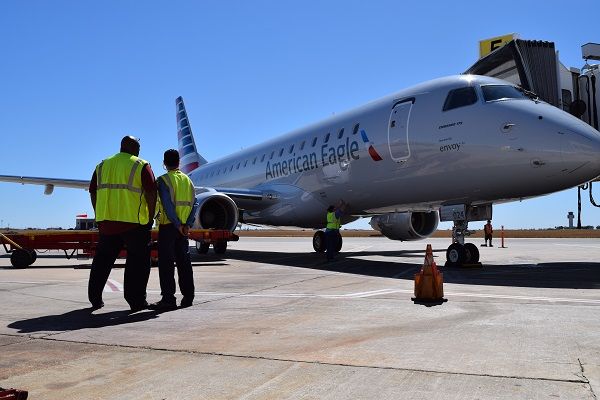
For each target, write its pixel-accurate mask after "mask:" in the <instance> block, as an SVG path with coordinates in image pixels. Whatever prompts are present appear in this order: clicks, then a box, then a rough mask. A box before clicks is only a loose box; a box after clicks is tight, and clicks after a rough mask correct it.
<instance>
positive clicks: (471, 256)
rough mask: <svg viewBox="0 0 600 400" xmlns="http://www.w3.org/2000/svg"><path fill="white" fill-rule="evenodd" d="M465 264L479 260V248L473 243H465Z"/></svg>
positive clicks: (475, 262)
mask: <svg viewBox="0 0 600 400" xmlns="http://www.w3.org/2000/svg"><path fill="white" fill-rule="evenodd" d="M465 253H466V259H465V264H477V263H478V262H479V249H478V248H477V246H475V245H474V244H473V243H466V244H465Z"/></svg>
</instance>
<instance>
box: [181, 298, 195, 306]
mask: <svg viewBox="0 0 600 400" xmlns="http://www.w3.org/2000/svg"><path fill="white" fill-rule="evenodd" d="M193 303H194V299H191V298H189V297H184V298H183V299H181V308H187V307H190V306H191V305H192V304H193Z"/></svg>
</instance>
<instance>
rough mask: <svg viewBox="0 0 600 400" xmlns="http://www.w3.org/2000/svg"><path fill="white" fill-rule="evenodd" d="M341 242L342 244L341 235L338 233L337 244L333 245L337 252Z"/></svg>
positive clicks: (340, 247) (339, 249) (340, 248)
mask: <svg viewBox="0 0 600 400" xmlns="http://www.w3.org/2000/svg"><path fill="white" fill-rule="evenodd" d="M342 244H343V240H342V235H340V234H338V241H337V246H336V247H335V251H336V252H338V253H339V252H340V251H341V250H342Z"/></svg>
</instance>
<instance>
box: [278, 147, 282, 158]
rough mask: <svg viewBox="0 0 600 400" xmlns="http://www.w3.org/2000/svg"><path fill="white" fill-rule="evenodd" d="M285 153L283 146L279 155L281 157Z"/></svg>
mask: <svg viewBox="0 0 600 400" xmlns="http://www.w3.org/2000/svg"><path fill="white" fill-rule="evenodd" d="M282 155H283V147H282V148H281V150H279V157H281V156H282Z"/></svg>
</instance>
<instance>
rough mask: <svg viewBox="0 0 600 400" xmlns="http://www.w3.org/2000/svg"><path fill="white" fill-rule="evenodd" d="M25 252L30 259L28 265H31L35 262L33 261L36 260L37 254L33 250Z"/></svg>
mask: <svg viewBox="0 0 600 400" xmlns="http://www.w3.org/2000/svg"><path fill="white" fill-rule="evenodd" d="M27 252H28V253H29V257H30V258H31V262H30V263H29V265H31V264H33V263H34V262H35V260H37V253H36V252H35V250H33V249H27Z"/></svg>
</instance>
